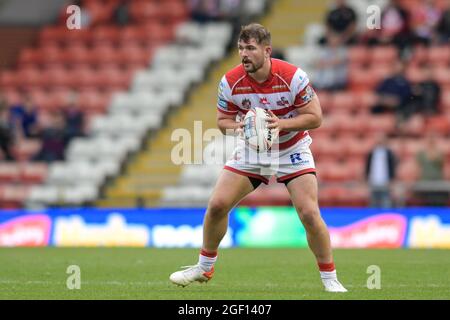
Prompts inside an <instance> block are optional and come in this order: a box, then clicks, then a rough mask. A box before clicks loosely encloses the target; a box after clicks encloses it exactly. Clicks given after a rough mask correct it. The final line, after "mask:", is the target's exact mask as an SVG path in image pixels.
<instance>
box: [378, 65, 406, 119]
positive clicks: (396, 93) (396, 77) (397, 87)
mask: <svg viewBox="0 0 450 320" xmlns="http://www.w3.org/2000/svg"><path fill="white" fill-rule="evenodd" d="M376 94H377V102H376V104H375V106H373V107H372V113H373V114H380V113H385V112H392V113H395V114H396V115H397V116H398V118H399V120H400V121H403V120H406V119H407V118H408V117H409V116H410V115H411V114H412V111H411V100H412V88H411V84H410V83H409V81H408V80H407V79H406V77H405V65H404V62H402V61H397V62H396V63H395V65H394V68H393V72H392V75H391V76H389V77H388V78H386V79H384V80H383V81H382V82H381V83H380V84H379V85H378V86H377V88H376Z"/></svg>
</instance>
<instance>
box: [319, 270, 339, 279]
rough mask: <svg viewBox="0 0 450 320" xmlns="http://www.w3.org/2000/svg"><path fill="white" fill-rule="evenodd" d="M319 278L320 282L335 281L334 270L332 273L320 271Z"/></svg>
mask: <svg viewBox="0 0 450 320" xmlns="http://www.w3.org/2000/svg"><path fill="white" fill-rule="evenodd" d="M320 278H321V279H322V280H329V279H330V280H337V275H336V270H333V271H320Z"/></svg>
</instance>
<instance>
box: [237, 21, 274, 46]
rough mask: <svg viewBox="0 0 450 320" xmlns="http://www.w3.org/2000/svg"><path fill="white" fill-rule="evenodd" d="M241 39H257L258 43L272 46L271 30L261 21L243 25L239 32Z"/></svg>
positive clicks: (246, 40)
mask: <svg viewBox="0 0 450 320" xmlns="http://www.w3.org/2000/svg"><path fill="white" fill-rule="evenodd" d="M238 39H239V41H240V40H242V41H244V42H249V41H250V39H255V41H256V43H258V44H264V45H268V46H270V45H271V44H272V40H271V36H270V32H269V30H267V29H266V28H264V26H262V25H260V24H259V23H250V24H248V25H246V26H242V27H241V32H240V33H239V38H238Z"/></svg>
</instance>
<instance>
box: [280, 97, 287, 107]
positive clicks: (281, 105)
mask: <svg viewBox="0 0 450 320" xmlns="http://www.w3.org/2000/svg"><path fill="white" fill-rule="evenodd" d="M286 105H289V101H287V100H286V98H285V97H281V99H280V100H278V101H277V106H280V107H284V106H286Z"/></svg>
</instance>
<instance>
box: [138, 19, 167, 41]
mask: <svg viewBox="0 0 450 320" xmlns="http://www.w3.org/2000/svg"><path fill="white" fill-rule="evenodd" d="M142 29H143V30H144V31H145V33H146V35H147V37H148V39H149V40H150V41H151V43H153V44H154V45H161V44H164V43H166V42H168V41H171V40H173V38H174V33H175V32H174V25H171V24H169V25H167V24H161V23H157V22H156V23H155V22H152V21H146V22H145V23H144V24H143V25H142Z"/></svg>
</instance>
